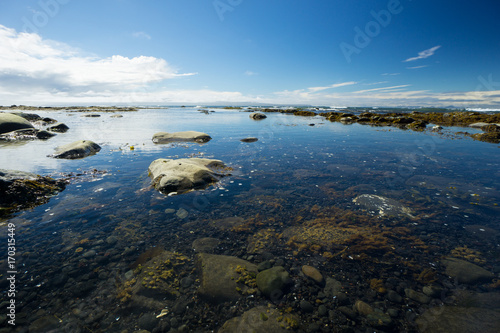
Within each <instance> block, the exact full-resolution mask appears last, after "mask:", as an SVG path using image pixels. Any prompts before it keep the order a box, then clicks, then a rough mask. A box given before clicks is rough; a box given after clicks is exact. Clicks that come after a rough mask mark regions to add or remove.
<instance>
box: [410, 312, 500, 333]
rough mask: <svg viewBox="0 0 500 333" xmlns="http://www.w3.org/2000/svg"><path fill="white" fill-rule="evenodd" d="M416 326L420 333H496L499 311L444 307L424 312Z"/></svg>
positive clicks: (499, 323)
mask: <svg viewBox="0 0 500 333" xmlns="http://www.w3.org/2000/svg"><path fill="white" fill-rule="evenodd" d="M416 324H417V326H418V329H419V332H421V333H441V332H463V333H469V332H470V333H473V332H481V333H497V332H498V328H499V327H500V311H499V310H494V309H481V308H474V307H458V306H446V305H445V306H441V307H435V308H430V309H429V310H427V311H425V312H424V313H423V314H422V315H421V316H419V317H418V318H417V320H416Z"/></svg>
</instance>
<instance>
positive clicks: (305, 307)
mask: <svg viewBox="0 0 500 333" xmlns="http://www.w3.org/2000/svg"><path fill="white" fill-rule="evenodd" d="M300 309H301V310H302V312H305V313H311V312H313V311H314V306H313V305H312V304H311V303H310V302H308V301H306V300H304V299H303V300H301V301H300Z"/></svg>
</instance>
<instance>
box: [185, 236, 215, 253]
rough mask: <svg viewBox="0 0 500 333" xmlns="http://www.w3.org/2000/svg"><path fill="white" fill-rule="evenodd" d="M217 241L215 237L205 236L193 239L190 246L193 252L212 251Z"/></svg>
mask: <svg viewBox="0 0 500 333" xmlns="http://www.w3.org/2000/svg"><path fill="white" fill-rule="evenodd" d="M219 243H220V241H219V240H218V239H217V238H211V237H205V238H198V239H195V240H194V242H193V244H192V245H191V247H192V248H193V250H194V251H195V252H203V253H212V252H213V251H214V250H215V249H216V248H217V246H218V245H219Z"/></svg>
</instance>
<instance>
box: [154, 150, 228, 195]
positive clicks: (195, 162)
mask: <svg viewBox="0 0 500 333" xmlns="http://www.w3.org/2000/svg"><path fill="white" fill-rule="evenodd" d="M148 171H149V176H150V177H151V179H152V185H153V186H154V188H155V189H157V190H158V191H161V192H162V193H165V194H168V193H171V192H178V193H182V192H186V191H189V190H193V189H201V188H205V187H207V186H209V185H210V184H213V183H215V182H217V181H218V180H219V179H220V178H222V177H224V176H226V175H228V174H229V168H227V167H226V165H225V164H224V163H223V162H222V161H219V160H210V159H205V158H189V159H186V158H183V159H176V160H174V159H157V160H155V161H153V162H152V163H151V165H150V166H149V169H148Z"/></svg>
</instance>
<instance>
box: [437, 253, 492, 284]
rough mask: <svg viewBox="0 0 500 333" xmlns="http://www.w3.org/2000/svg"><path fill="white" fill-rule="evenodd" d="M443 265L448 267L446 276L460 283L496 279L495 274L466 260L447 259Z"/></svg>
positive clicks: (443, 261)
mask: <svg viewBox="0 0 500 333" xmlns="http://www.w3.org/2000/svg"><path fill="white" fill-rule="evenodd" d="M441 263H442V264H443V265H445V266H446V274H448V275H449V276H451V277H452V278H454V279H456V280H457V282H458V283H465V284H475V283H479V282H488V281H491V280H492V279H493V278H494V277H495V275H494V274H493V273H491V272H489V271H487V270H485V269H484V268H482V267H479V266H478V265H475V264H473V263H470V262H468V261H465V260H461V259H457V258H453V257H447V258H444V259H443V260H442V261H441Z"/></svg>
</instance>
